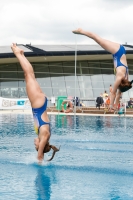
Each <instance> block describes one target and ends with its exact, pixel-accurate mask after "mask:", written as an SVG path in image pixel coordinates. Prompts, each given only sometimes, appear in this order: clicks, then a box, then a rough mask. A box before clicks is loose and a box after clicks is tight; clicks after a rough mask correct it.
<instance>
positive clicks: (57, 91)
mask: <svg viewBox="0 0 133 200" xmlns="http://www.w3.org/2000/svg"><path fill="white" fill-rule="evenodd" d="M53 94H54V96H55V97H57V96H67V92H66V88H63V87H62V88H53Z"/></svg>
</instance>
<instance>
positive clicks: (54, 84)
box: [52, 78, 66, 88]
mask: <svg viewBox="0 0 133 200" xmlns="http://www.w3.org/2000/svg"><path fill="white" fill-rule="evenodd" d="M52 87H59V88H62V87H66V86H65V81H60V80H59V78H58V79H57V80H52Z"/></svg>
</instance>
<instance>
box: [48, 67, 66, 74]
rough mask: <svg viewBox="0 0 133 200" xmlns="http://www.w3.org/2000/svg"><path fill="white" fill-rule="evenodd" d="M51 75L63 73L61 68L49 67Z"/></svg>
mask: <svg viewBox="0 0 133 200" xmlns="http://www.w3.org/2000/svg"><path fill="white" fill-rule="evenodd" d="M49 68H50V72H51V73H56V74H57V73H63V68H62V66H49Z"/></svg>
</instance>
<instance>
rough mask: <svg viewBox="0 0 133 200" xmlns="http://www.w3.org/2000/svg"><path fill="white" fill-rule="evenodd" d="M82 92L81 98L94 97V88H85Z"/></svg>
mask: <svg viewBox="0 0 133 200" xmlns="http://www.w3.org/2000/svg"><path fill="white" fill-rule="evenodd" d="M80 93H81V98H82V97H83V98H93V90H92V89H89V88H87V89H85V90H80Z"/></svg>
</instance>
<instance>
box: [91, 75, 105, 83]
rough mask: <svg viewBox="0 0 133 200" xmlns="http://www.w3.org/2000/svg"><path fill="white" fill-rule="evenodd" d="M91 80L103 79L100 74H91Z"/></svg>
mask: <svg viewBox="0 0 133 200" xmlns="http://www.w3.org/2000/svg"><path fill="white" fill-rule="evenodd" d="M91 80H92V81H93V82H97V81H103V77H102V74H98V75H92V76H91Z"/></svg>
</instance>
